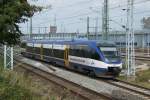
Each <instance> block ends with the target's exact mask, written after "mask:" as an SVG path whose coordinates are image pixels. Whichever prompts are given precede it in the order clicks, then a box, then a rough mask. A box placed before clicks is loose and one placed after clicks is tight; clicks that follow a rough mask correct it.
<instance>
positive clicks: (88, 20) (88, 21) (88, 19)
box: [87, 16, 90, 40]
mask: <svg viewBox="0 0 150 100" xmlns="http://www.w3.org/2000/svg"><path fill="white" fill-rule="evenodd" d="M89 23H90V18H89V16H88V17H87V38H88V40H89V33H90V32H89V26H90V25H89Z"/></svg>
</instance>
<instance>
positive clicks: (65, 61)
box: [64, 47, 69, 67]
mask: <svg viewBox="0 0 150 100" xmlns="http://www.w3.org/2000/svg"><path fill="white" fill-rule="evenodd" d="M64 64H65V66H66V67H69V48H68V47H66V48H65V51H64Z"/></svg>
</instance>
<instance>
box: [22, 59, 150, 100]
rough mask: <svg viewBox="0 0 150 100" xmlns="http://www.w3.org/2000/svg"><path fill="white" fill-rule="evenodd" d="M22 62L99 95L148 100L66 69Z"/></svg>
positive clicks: (127, 99)
mask: <svg viewBox="0 0 150 100" xmlns="http://www.w3.org/2000/svg"><path fill="white" fill-rule="evenodd" d="M21 61H22V62H24V63H27V64H29V65H32V66H34V67H37V68H40V69H42V70H44V71H46V72H49V73H53V74H55V75H56V76H59V77H62V78H64V79H66V80H69V81H71V82H74V83H76V84H78V85H81V86H83V87H86V88H89V89H91V90H93V91H96V92H97V93H104V94H108V95H111V96H113V97H115V98H118V100H148V99H147V98H144V97H143V96H142V95H138V94H135V93H133V92H130V91H127V90H124V89H121V88H119V87H116V86H113V85H111V84H109V83H106V82H103V81H100V80H96V79H92V78H89V77H86V76H83V75H80V74H78V73H74V72H70V71H67V70H65V69H60V68H58V67H54V66H50V65H47V64H42V63H40V62H38V61H34V60H30V59H27V58H23V59H22V60H21ZM49 67H51V68H53V69H55V71H53V70H51V69H50V68H49Z"/></svg>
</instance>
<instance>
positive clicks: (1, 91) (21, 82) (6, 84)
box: [0, 57, 41, 100]
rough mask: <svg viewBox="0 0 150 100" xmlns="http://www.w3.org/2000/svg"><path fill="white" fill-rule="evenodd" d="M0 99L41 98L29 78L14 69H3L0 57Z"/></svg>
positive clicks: (29, 99) (21, 99)
mask: <svg viewBox="0 0 150 100" xmlns="http://www.w3.org/2000/svg"><path fill="white" fill-rule="evenodd" d="M0 68H1V70H0V100H41V99H40V97H39V96H38V94H35V91H36V90H35V89H34V88H33V87H32V84H31V82H30V80H28V79H26V78H25V77H24V75H23V74H22V75H20V74H17V73H16V72H14V71H9V70H3V59H2V57H0Z"/></svg>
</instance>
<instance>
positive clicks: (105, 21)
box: [102, 0, 109, 40]
mask: <svg viewBox="0 0 150 100" xmlns="http://www.w3.org/2000/svg"><path fill="white" fill-rule="evenodd" d="M108 7H109V6H108V0H104V7H103V8H102V37H103V40H107V39H108V34H109V8H108Z"/></svg>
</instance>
